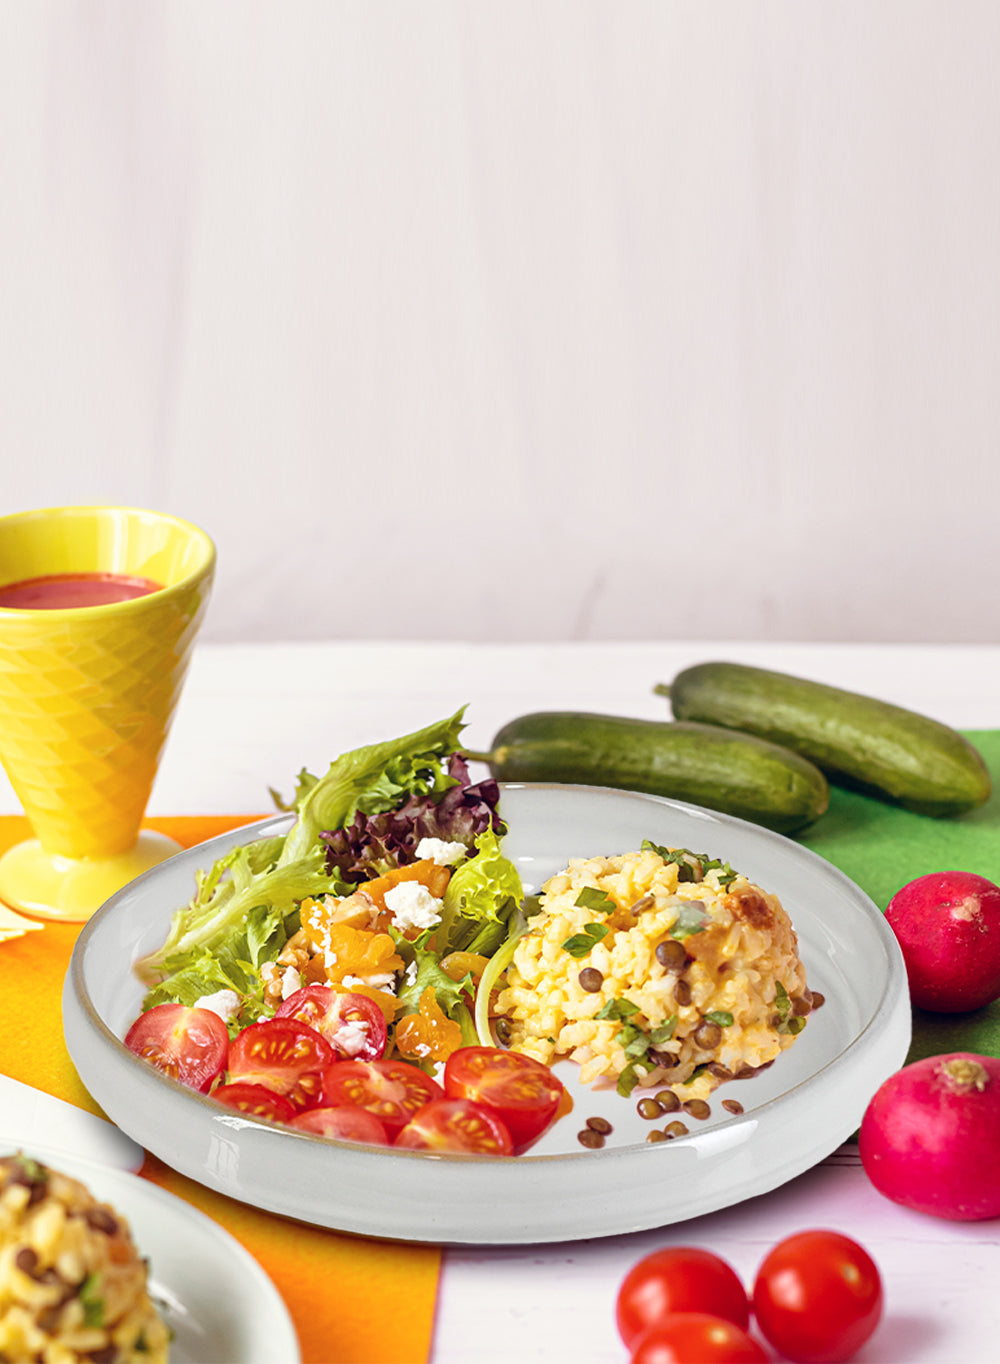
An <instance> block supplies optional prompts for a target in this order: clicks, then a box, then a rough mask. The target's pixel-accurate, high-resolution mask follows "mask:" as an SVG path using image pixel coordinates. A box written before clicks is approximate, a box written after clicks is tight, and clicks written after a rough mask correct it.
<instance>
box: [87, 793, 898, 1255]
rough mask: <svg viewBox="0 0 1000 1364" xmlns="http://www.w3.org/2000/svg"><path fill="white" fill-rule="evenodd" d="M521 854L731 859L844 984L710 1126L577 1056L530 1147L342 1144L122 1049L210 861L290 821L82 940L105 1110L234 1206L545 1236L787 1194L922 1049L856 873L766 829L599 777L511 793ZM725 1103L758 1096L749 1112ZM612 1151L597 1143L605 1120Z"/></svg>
mask: <svg viewBox="0 0 1000 1364" xmlns="http://www.w3.org/2000/svg"><path fill="white" fill-rule="evenodd" d="M500 808H501V813H502V814H503V817H504V819H505V820H506V822H507V824H508V826H509V833H508V835H507V837H506V838H505V840H504V850H505V852H506V853H507V855H508V856H509V857H510V858H511V859H512V860H513V861H514V862H515V864H516V865H517V867H518V870H519V871H520V874H521V878H522V880H523V882H524V885H525V889H526V891H527V892H529V893H531V892H533V891H537V890H538V889H539V888H540V887H541V885H542V883H543V882H544V881H545V880H546V879H547V878H548V877H549V876H551V875H552V874H553V873H555V872H556V871H559V870H560V869H561V868H562V867H564V866H565V865H566V863H567V862H568V861H569V859H570V858H573V857H589V856H594V855H598V854H603V855H613V854H616V853H625V852H630V851H634V850H636V849H638V848H639V847H640V845H641V843H642V840H643V839H644V838H649V839H652V840H653V841H654V842H656V843H659V844H669V845H671V846H674V847H685V848H690V849H693V850H694V851H695V852H699V853H708V854H710V855H711V856H713V857H720V858H722V859H724V860H726V861H728V862H729V863H730V864H731V865H732V866H733V867H734V868H736V869H737V870H738V871H741V872H744V873H745V874H746V875H747V876H748V877H749V878H750V879H751V880H752V881H754V882H756V883H757V884H759V885H761V886H763V887H764V888H765V889H766V890H769V891H772V892H774V893H775V894H777V895H778V896H779V897H780V898H781V900H782V903H783V904H784V906H785V908H786V909H787V911H788V913H789V914H790V915H791V918H792V921H793V923H794V925H795V928H796V931H797V933H798V937H799V946H800V951H801V954H802V957H803V960H804V963H805V966H806V970H807V975H808V980H809V984H810V986H811V987H812V989H813V990H814V991H816V990H818V991H820V992H821V993H822V994H823V995H824V996H825V997H826V1004H825V1005H824V1007H823V1008H821V1009H819V1010H817V1011H816V1012H814V1014H813V1015H812V1016H811V1018H810V1021H809V1024H808V1026H807V1027H806V1029H805V1030H804V1032H802V1033H801V1034H800V1035H799V1037H798V1038H797V1039H796V1042H795V1045H794V1046H793V1047H791V1048H790V1049H789V1050H788V1051H787V1052H785V1053H783V1054H782V1055H781V1056H780V1057H779V1058H778V1060H777V1061H776V1062H775V1064H774V1065H773V1066H772V1067H771V1068H770V1069H769V1070H767V1071H765V1072H763V1073H762V1074H760V1075H759V1076H757V1077H756V1078H754V1079H752V1080H749V1081H733V1082H731V1083H729V1084H727V1085H726V1086H724V1087H723V1088H721V1089H720V1090H718V1091H717V1092H716V1094H715V1095H714V1096H713V1101H712V1103H711V1109H712V1115H711V1117H710V1118H708V1119H707V1120H704V1121H701V1122H695V1121H693V1120H688V1125H689V1127H690V1128H691V1132H690V1135H688V1136H684V1137H679V1138H675V1139H674V1140H671V1141H665V1142H659V1143H649V1142H647V1141H646V1140H645V1138H646V1136H647V1134H648V1132H649V1123H648V1122H646V1121H645V1120H644V1119H642V1118H641V1117H640V1116H639V1115H638V1113H637V1111H636V1102H635V1099H636V1098H637V1097H638V1096H633V1098H631V1099H623V1098H621V1097H620V1096H619V1095H618V1094H616V1093H615V1092H614V1090H613V1089H607V1090H604V1091H603V1092H597V1091H595V1090H593V1089H585V1088H584V1087H582V1086H581V1085H580V1084H579V1082H578V1080H577V1078H576V1077H577V1070H576V1067H575V1065H573V1064H572V1063H571V1062H565V1063H562V1064H561V1065H560V1066H559V1067H557V1072H558V1074H559V1075H560V1078H561V1079H562V1080H563V1081H564V1083H565V1084H566V1085H567V1088H568V1089H569V1090H570V1093H571V1095H572V1097H573V1104H574V1108H573V1112H572V1113H571V1114H570V1115H569V1116H567V1117H564V1118H562V1119H560V1121H559V1122H557V1123H556V1124H555V1125H554V1126H553V1127H552V1128H551V1129H550V1131H549V1132H548V1133H547V1134H546V1136H545V1137H544V1138H543V1139H542V1141H541V1142H539V1143H538V1144H537V1145H536V1146H535V1147H533V1148H532V1150H531V1151H530V1152H529V1153H528V1154H526V1155H523V1156H518V1157H512V1158H508V1159H500V1160H493V1159H489V1160H488V1159H484V1158H482V1157H475V1156H452V1155H435V1154H428V1153H425V1152H415V1151H390V1150H386V1149H384V1148H382V1149H379V1148H377V1147H370V1146H365V1145H359V1144H351V1143H348V1142H331V1141H328V1140H325V1139H323V1138H320V1137H315V1136H310V1135H308V1134H305V1133H298V1132H290V1131H288V1130H286V1129H283V1128H281V1127H279V1126H277V1125H275V1124H271V1123H267V1122H262V1121H258V1120H255V1119H251V1118H248V1117H246V1116H245V1115H243V1114H238V1113H235V1112H232V1111H230V1110H228V1109H225V1108H223V1107H222V1106H220V1105H218V1104H216V1103H213V1102H212V1100H211V1099H209V1098H207V1097H205V1096H203V1095H200V1094H196V1093H195V1092H193V1091H192V1090H189V1089H185V1088H184V1087H183V1086H182V1085H180V1084H177V1083H176V1082H174V1081H172V1080H170V1079H167V1078H166V1077H164V1076H162V1075H161V1074H160V1073H159V1072H158V1071H156V1070H154V1069H153V1068H152V1067H150V1066H149V1065H148V1064H146V1063H145V1062H143V1061H141V1060H139V1059H138V1058H137V1057H136V1056H134V1055H132V1053H131V1052H129V1051H128V1050H127V1049H126V1047H125V1046H124V1045H123V1044H122V1042H121V1038H122V1037H124V1035H125V1033H126V1031H127V1029H128V1027H129V1025H130V1024H131V1023H132V1021H133V1020H134V1019H135V1017H136V1016H137V1015H138V1013H139V1012H140V1005H141V1000H142V994H143V991H142V987H141V985H140V983H139V982H138V980H137V979H136V978H135V976H134V973H133V972H132V970H131V965H132V963H133V962H134V961H135V960H136V959H137V958H139V957H141V956H142V955H144V954H145V953H148V952H150V951H152V950H153V949H154V948H156V947H158V946H159V945H160V944H161V943H162V941H163V939H164V938H165V936H166V932H167V928H168V925H169V922H170V918H171V915H172V914H173V912H174V911H175V910H176V908H177V907H178V906H179V905H183V904H185V903H186V902H187V900H188V899H189V898H190V896H191V894H192V892H193V889H194V874H195V871H196V869H198V868H207V867H209V866H211V864H212V863H213V862H214V860H215V859H216V858H217V857H219V856H220V855H221V854H222V853H224V852H225V851H226V850H227V849H229V848H231V847H233V846H234V845H235V844H237V843H240V842H246V841H249V840H251V839H253V838H256V837H260V836H261V835H262V834H268V833H271V834H273V833H280V832H283V831H284V830H285V829H286V828H287V827H289V824H290V822H291V817H290V816H288V815H281V816H278V817H276V818H274V819H269V820H264V821H262V822H260V823H259V824H256V825H253V826H250V827H248V828H244V829H240V830H237V831H235V832H233V833H229V834H224V835H223V836H222V837H220V838H215V839H212V840H211V841H210V842H208V843H205V844H202V845H201V846H200V847H197V848H193V849H190V850H188V851H186V852H183V853H180V854H178V855H177V856H175V857H173V858H171V859H170V860H169V861H168V862H165V863H163V864H161V865H160V866H159V867H155V868H154V869H153V870H152V871H149V872H147V873H146V874H145V875H143V876H141V877H139V879H138V880H136V881H134V882H132V884H131V885H129V886H127V887H126V888H125V889H124V890H122V891H120V892H119V893H118V894H117V895H116V896H114V898H113V899H111V900H109V901H108V903H107V904H106V905H105V906H104V907H103V908H102V909H101V910H100V911H99V912H98V913H97V914H96V915H95V916H94V918H93V919H91V921H90V922H89V923H88V924H87V926H86V927H85V928H84V930H83V932H82V933H81V934H80V937H79V939H78V941H77V946H76V949H75V951H74V954H73V959H72V962H71V966H70V970H69V972H68V973H67V978H66V985H65V990H64V994H63V1017H64V1025H65V1033H66V1042H67V1045H68V1047H69V1051H70V1054H71V1056H72V1058H73V1060H74V1062H75V1063H76V1066H77V1069H78V1070H79V1072H80V1075H81V1077H82V1079H83V1082H84V1084H85V1085H86V1086H87V1088H88V1089H89V1090H90V1092H91V1094H92V1095H93V1096H94V1098H95V1099H96V1100H97V1101H98V1103H99V1104H100V1105H101V1106H102V1108H103V1109H104V1111H105V1112H106V1113H107V1114H108V1115H109V1116H110V1117H111V1118H112V1119H113V1120H114V1121H115V1122H116V1123H117V1124H118V1125H119V1126H120V1127H121V1128H123V1130H124V1131H126V1132H127V1133H128V1134H129V1136H131V1137H133V1138H134V1139H135V1140H136V1141H138V1142H140V1143H141V1144H142V1145H143V1146H144V1147H146V1149H147V1150H150V1151H152V1152H154V1153H155V1154H156V1155H157V1156H159V1157H160V1159H161V1160H163V1161H165V1162H166V1163H167V1164H169V1165H171V1166H173V1168H174V1169H176V1170H180V1171H181V1172H182V1173H184V1174H186V1175H189V1176H190V1177H191V1178H193V1179H196V1180H199V1181H200V1182H201V1183H203V1184H206V1185H208V1186H210V1187H211V1188H213V1189H217V1190H220V1191H221V1192H222V1193H225V1194H228V1195H230V1196H231V1197H233V1198H238V1199H242V1200H243V1201H244V1202H247V1203H251V1204H253V1205H254V1206H256V1207H259V1208H264V1209H267V1210H269V1211H272V1212H277V1213H281V1214H284V1215H286V1216H288V1217H293V1218H297V1219H300V1220H301V1221H304V1222H309V1223H313V1224H314V1225H318V1226H323V1227H330V1228H335V1229H337V1230H341V1231H348V1232H358V1233H361V1234H364V1235H368V1236H377V1237H384V1238H390V1239H401V1240H412V1241H432V1242H438V1243H448V1242H452V1243H466V1244H468V1243H484V1244H502V1243H508V1244H510V1243H520V1244H526V1243H532V1242H536V1243H537V1242H543V1241H556V1240H562V1241H565V1240H573V1239H579V1238H585V1237H595V1236H607V1235H611V1234H616V1233H620V1232H630V1231H638V1230H644V1229H648V1228H652V1227H658V1226H664V1225H666V1224H668V1223H672V1222H679V1221H683V1220H684V1219H686V1218H689V1217H694V1216H698V1215H700V1214H702V1213H707V1212H713V1211H715V1210H716V1209H718V1208H723V1207H727V1206H729V1205H730V1204H733V1203H737V1202H739V1201H741V1200H742V1199H745V1198H750V1197H753V1196H754V1195H757V1194H761V1193H764V1192H766V1191H767V1190H769V1189H772V1188H775V1187H776V1186H778V1185H779V1184H782V1183H784V1182H785V1181H787V1180H789V1179H791V1178H793V1177H794V1176H795V1175H797V1174H800V1173H801V1172H802V1171H804V1170H806V1169H808V1168H810V1167H811V1166H813V1165H815V1164H816V1163H817V1162H818V1161H820V1160H822V1159H823V1158H824V1157H825V1156H827V1155H829V1154H830V1152H831V1151H833V1150H834V1149H835V1148H836V1147H837V1146H839V1145H840V1144H841V1143H842V1142H843V1141H844V1140H846V1139H847V1138H848V1137H849V1136H850V1135H851V1134H852V1133H853V1132H854V1130H855V1129H856V1128H857V1126H858V1123H859V1122H860V1120H861V1116H862V1114H863V1112H864V1109H865V1107H866V1105H867V1102H868V1100H869V1098H870V1097H871V1095H872V1094H873V1093H874V1091H875V1090H876V1089H877V1088H878V1086H879V1085H880V1084H881V1082H882V1081H883V1080H884V1079H885V1078H886V1077H887V1076H888V1075H890V1074H891V1073H892V1072H893V1071H895V1070H897V1069H899V1067H900V1066H901V1065H902V1064H903V1061H904V1059H905V1056H906V1052H907V1048H908V1046H909V1038H910V1010H909V1002H908V995H907V989H906V973H905V969H904V966H903V961H902V957H901V954H900V952H899V948H898V945H897V943H896V940H895V938H894V937H893V935H892V932H891V931H890V929H889V928H888V926H887V925H886V923H885V920H884V918H883V916H882V915H881V914H880V913H879V911H878V909H877V908H876V906H875V905H874V904H872V902H871V901H870V900H869V899H868V897H867V896H866V895H864V894H863V892H862V891H861V890H859V889H858V887H857V886H855V885H854V884H853V883H852V882H851V881H849V880H848V879H847V878H846V877H845V876H843V875H842V874H841V872H839V871H838V870H837V869H836V868H834V867H832V866H831V865H830V864H829V863H828V862H825V861H824V860H823V859H822V858H819V857H817V856H816V855H815V854H814V853H812V852H809V851H808V850H807V849H805V848H802V847H801V846H800V845H799V844H797V843H794V842H792V841H791V840H789V839H787V838H783V837H781V836H780V835H778V834H773V833H770V832H769V831H768V830H765V829H762V828H760V827H759V826H758V825H755V824H749V823H746V822H745V821H743V820H738V819H731V818H728V817H726V816H724V815H719V814H715V813H713V812H711V811H708V810H703V809H700V808H698V807H695V806H691V805H684V804H681V803H679V802H676V801H671V800H662V799H658V798H656V797H653V796H642V795H636V794H633V793H631V792H625V791H617V790H615V791H612V790H606V789H604V788H598V787H574V786H555V785H541V784H539V785H523V786H521V785H507V786H504V787H502V794H501V807H500ZM724 1097H733V1098H737V1099H738V1100H739V1101H740V1103H741V1104H742V1105H743V1107H744V1110H745V1111H744V1112H743V1113H742V1114H741V1115H738V1116H734V1115H731V1114H729V1113H728V1112H726V1111H725V1110H724V1109H723V1108H722V1106H721V1100H722V1098H724ZM598 1114H600V1115H602V1116H604V1117H605V1118H607V1119H608V1120H609V1121H610V1122H611V1124H612V1127H613V1131H612V1133H611V1135H610V1137H609V1138H608V1141H607V1145H606V1146H605V1147H604V1148H603V1149H601V1150H596V1151H594V1150H587V1149H585V1148H583V1147H582V1146H581V1145H580V1143H579V1142H578V1140H577V1134H578V1132H579V1131H580V1129H581V1128H582V1127H583V1125H584V1123H585V1120H586V1119H587V1118H588V1117H590V1116H592V1115H598Z"/></svg>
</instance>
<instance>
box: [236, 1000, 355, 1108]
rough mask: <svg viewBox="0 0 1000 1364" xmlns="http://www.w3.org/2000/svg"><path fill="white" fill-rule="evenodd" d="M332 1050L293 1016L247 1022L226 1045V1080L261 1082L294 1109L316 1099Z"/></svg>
mask: <svg viewBox="0 0 1000 1364" xmlns="http://www.w3.org/2000/svg"><path fill="white" fill-rule="evenodd" d="M333 1059H334V1051H333V1048H332V1047H331V1046H330V1044H329V1042H327V1040H326V1038H324V1037H321V1036H320V1035H319V1033H318V1032H317V1031H316V1029H315V1028H310V1027H309V1026H308V1025H307V1024H305V1023H299V1022H297V1020H296V1019H294V1018H268V1019H265V1020H264V1021H263V1022H261V1023H251V1024H250V1026H249V1027H248V1028H244V1029H243V1031H242V1032H241V1033H240V1034H239V1035H238V1036H237V1037H235V1038H234V1039H233V1041H232V1042H231V1043H230V1047H229V1066H228V1070H229V1079H230V1082H234V1081H237V1080H239V1081H242V1082H243V1083H245V1084H256V1085H263V1086H264V1087H265V1088H266V1089H273V1090H274V1091H275V1092H276V1093H278V1094H282V1095H284V1097H285V1098H286V1099H287V1100H288V1101H289V1103H290V1104H291V1105H292V1107H293V1108H294V1109H295V1110H296V1112H301V1111H302V1109H304V1108H313V1107H314V1106H315V1105H316V1104H317V1103H318V1101H319V1096H320V1092H321V1090H322V1082H323V1072H324V1071H325V1070H326V1068H327V1066H329V1065H330V1063H331V1062H332V1061H333Z"/></svg>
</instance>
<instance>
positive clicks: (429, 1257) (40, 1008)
mask: <svg viewBox="0 0 1000 1364" xmlns="http://www.w3.org/2000/svg"><path fill="white" fill-rule="evenodd" d="M252 818H256V816H242V817H237V816H234V817H231V818H229V817H222V816H178V817H175V818H166V819H150V820H149V821H147V825H148V827H149V828H151V829H156V830H158V831H159V832H160V833H163V834H167V835H168V836H169V837H171V838H174V839H176V840H177V842H178V843H181V844H183V845H184V846H185V847H191V846H193V845H194V844H196V843H201V842H202V841H203V840H204V839H206V838H211V837H213V836H214V835H215V834H219V833H223V832H224V831H225V830H227V829H231V828H234V827H236V826H238V825H240V824H245V823H248V822H249V821H250V820H251V819H252ZM27 837H30V829H29V827H28V823H27V821H26V820H25V819H24V818H22V817H20V816H10V815H8V816H0V852H2V851H3V850H4V849H6V848H8V847H10V846H11V845H12V844H13V843H16V842H18V841H20V840H21V839H23V838H27ZM81 927H82V925H80V924H59V923H46V924H45V927H44V929H43V930H42V931H41V932H29V933H26V934H25V935H24V936H23V937H20V938H15V939H13V940H12V941H9V942H6V943H3V944H2V945H0V998H2V999H3V1002H4V1007H3V1027H2V1028H0V1071H2V1072H3V1073H4V1074H6V1075H10V1076H12V1077H13V1078H14V1079H16V1080H23V1081H24V1082H25V1083H26V1084H29V1085H34V1087H35V1088H36V1089H43V1090H45V1091H46V1092H47V1093H49V1094H54V1095H56V1097H57V1098H60V1099H66V1100H68V1101H69V1102H70V1103H73V1104H76V1105H77V1106H78V1107H79V1108H86V1109H89V1110H90V1111H91V1112H92V1113H97V1114H100V1116H102V1117H103V1116H105V1115H104V1114H103V1112H102V1110H101V1109H100V1108H99V1107H98V1106H97V1105H96V1104H95V1102H94V1100H93V1099H92V1098H91V1097H90V1095H89V1093H88V1092H87V1090H86V1089H85V1088H84V1086H83V1084H82V1082H81V1080H80V1077H79V1075H78V1074H77V1072H76V1068H75V1067H74V1065H73V1062H72V1061H71V1060H70V1057H69V1053H68V1052H67V1050H66V1044H65V1042H64V1040H63V1030H62V988H63V978H64V977H65V974H66V970H67V968H68V966H69V960H70V956H71V954H72V951H73V946H74V944H75V942H76V939H77V936H78V934H79V932H80V929H81ZM140 1173H141V1174H142V1176H143V1177H144V1178H146V1179H149V1180H150V1181H152V1182H153V1183H154V1184H158V1185H159V1186H160V1187H161V1188H163V1189H166V1190H167V1191H168V1192H170V1193H172V1194H174V1195H176V1196H177V1197H178V1198H182V1199H184V1200H185V1201H186V1202H188V1203H191V1204H192V1205H193V1206H194V1207H196V1208H198V1209H200V1211H202V1212H204V1213H206V1214H207V1215H208V1216H209V1217H211V1218H212V1219H213V1220H214V1221H216V1222H218V1223H219V1224H220V1226H223V1227H224V1228H225V1229H226V1230H227V1231H228V1232H229V1233H230V1234H231V1235H232V1236H234V1237H235V1238H236V1240H237V1241H239V1242H240V1243H241V1244H242V1245H244V1246H245V1247H246V1249H247V1250H248V1251H250V1253H251V1254H252V1255H253V1256H254V1257H255V1258H256V1259H257V1260H258V1261H259V1262H260V1264H261V1265H262V1266H263V1267H264V1269H265V1270H266V1271H267V1273H268V1274H269V1275H270V1276H271V1279H272V1280H273V1281H274V1284H275V1286H276V1287H277V1289H278V1291H279V1293H281V1295H282V1297H283V1298H284V1300H285V1302H286V1304H287V1306H288V1310H289V1312H290V1313H291V1315H292V1318H293V1320H294V1322H295V1326H296V1329H297V1331H298V1335H299V1342H300V1344H301V1347H302V1357H303V1361H304V1364H424V1361H426V1359H427V1357H428V1354H429V1352H430V1342H431V1333H432V1330H433V1323H434V1307H435V1301H436V1296H437V1283H438V1273H439V1269H440V1258H441V1257H440V1251H439V1249H438V1248H437V1247H435V1246H423V1245H421V1246H414V1245H402V1244H396V1243H393V1242H388V1241H375V1240H367V1239H365V1238H364V1237H358V1236H349V1235H341V1234H340V1233H337V1232H330V1231H325V1230H323V1229H321V1228H316V1227H307V1226H303V1225H302V1224H301V1223H299V1222H292V1221H287V1220H285V1219H284V1218H281V1217H276V1216H274V1215H272V1214H271V1213H266V1212H259V1211H258V1210H257V1209H255V1208H251V1207H249V1206H248V1205H246V1204H243V1203H238V1202H236V1201H235V1200H234V1199H231V1198H227V1197H226V1196H225V1195H224V1194H218V1193H215V1192H214V1191H213V1190H211V1189H207V1188H204V1187H202V1186H201V1185H200V1184H197V1183H195V1181H194V1180H190V1179H188V1178H186V1176H184V1175H180V1174H178V1173H177V1172H176V1171H174V1170H171V1169H170V1168H169V1167H168V1166H166V1165H164V1164H163V1162H162V1161H160V1160H158V1159H156V1157H154V1156H150V1155H147V1156H146V1160H145V1163H144V1164H143V1167H142V1170H141V1172H140Z"/></svg>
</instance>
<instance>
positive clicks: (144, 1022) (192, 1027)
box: [125, 1004, 229, 1094]
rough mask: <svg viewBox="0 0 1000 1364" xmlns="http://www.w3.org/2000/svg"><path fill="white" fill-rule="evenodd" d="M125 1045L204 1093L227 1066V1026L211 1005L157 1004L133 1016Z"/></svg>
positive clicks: (185, 1083) (165, 1071)
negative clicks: (136, 1016) (189, 1006)
mask: <svg viewBox="0 0 1000 1364" xmlns="http://www.w3.org/2000/svg"><path fill="white" fill-rule="evenodd" d="M125 1045H126V1047H128V1049H129V1050H130V1051H134V1052H135V1054H136V1056H141V1057H142V1058H143V1060H144V1061H148V1062H149V1063H150V1065H152V1066H155V1067H156V1069H157V1070H162V1071H163V1073H164V1075H169V1076H170V1077H171V1078H172V1079H174V1080H179V1081H180V1082H181V1084H182V1085H187V1086H188V1087H189V1088H190V1089H197V1090H200V1091H201V1093H203V1094H207V1093H208V1091H209V1090H210V1089H211V1088H212V1085H213V1084H214V1083H215V1081H216V1080H217V1079H218V1077H219V1076H220V1075H221V1074H222V1072H223V1071H224V1070H225V1068H226V1057H227V1055H228V1052H229V1029H228V1028H227V1027H226V1025H225V1023H223V1021H222V1019H221V1018H220V1017H219V1015H218V1014H216V1013H213V1012H212V1011H211V1009H189V1008H186V1007H185V1006H184V1005H183V1004H157V1005H155V1006H154V1007H153V1008H152V1009H147V1010H146V1012H145V1013H144V1014H140V1016H139V1017H138V1018H137V1019H136V1020H135V1022H134V1023H133V1024H132V1026H131V1028H129V1030H128V1032H127V1033H126V1034H125Z"/></svg>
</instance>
